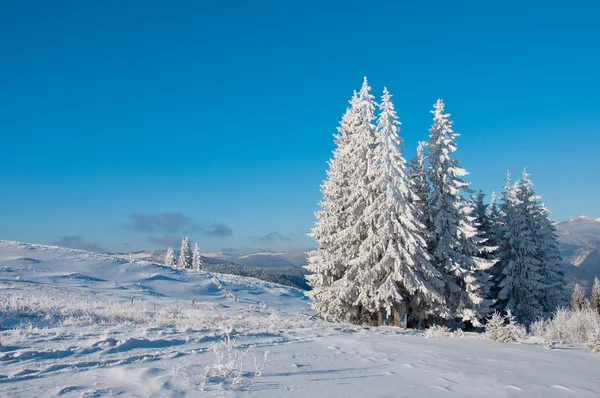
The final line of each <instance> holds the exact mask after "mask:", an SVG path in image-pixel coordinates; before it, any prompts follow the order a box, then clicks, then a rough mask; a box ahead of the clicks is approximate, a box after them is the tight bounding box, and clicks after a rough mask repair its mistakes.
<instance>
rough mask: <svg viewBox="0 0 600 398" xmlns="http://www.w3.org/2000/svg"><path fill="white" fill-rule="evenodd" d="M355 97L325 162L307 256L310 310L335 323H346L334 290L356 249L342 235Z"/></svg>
mask: <svg viewBox="0 0 600 398" xmlns="http://www.w3.org/2000/svg"><path fill="white" fill-rule="evenodd" d="M358 102H359V99H358V94H357V92H356V91H355V92H354V95H353V96H352V99H351V100H350V107H349V108H347V109H346V113H345V114H344V116H343V117H342V120H341V122H340V126H339V127H338V134H336V135H335V136H334V137H335V144H336V149H335V150H334V152H333V158H332V159H331V160H329V162H328V165H329V169H328V170H327V179H326V180H325V181H324V182H323V184H322V185H321V193H322V195H323V199H322V200H321V202H320V203H319V206H320V210H319V211H317V212H316V213H315V216H316V218H317V221H316V223H315V225H314V227H313V229H312V231H311V233H310V236H311V237H312V238H313V239H314V240H315V242H316V243H317V249H316V250H314V251H312V252H310V253H309V254H308V265H307V266H306V268H307V270H308V271H309V272H310V273H311V274H310V275H309V276H307V280H308V283H309V284H310V286H311V287H312V290H311V291H309V293H308V295H309V297H310V298H311V304H312V306H313V308H314V309H315V310H316V311H317V312H319V313H320V314H322V315H324V316H326V315H331V316H333V317H334V318H336V319H340V320H341V319H344V320H345V319H346V318H347V314H346V313H347V309H345V308H341V307H340V306H339V305H338V303H337V302H336V300H337V292H336V286H334V283H337V282H338V281H339V280H340V279H341V278H342V277H343V276H344V274H345V272H346V269H347V266H348V261H349V259H351V258H354V257H355V256H356V253H357V250H358V247H357V246H355V245H350V244H348V243H349V242H348V241H347V240H345V239H346V237H343V238H342V236H341V235H342V232H343V231H344V230H345V229H347V228H348V227H349V226H351V225H352V224H353V222H355V220H356V218H357V216H356V215H355V214H354V213H353V208H352V203H351V201H350V198H351V197H352V196H353V191H354V186H353V181H352V174H353V172H354V170H353V167H354V165H355V163H356V162H357V159H356V154H355V153H354V152H353V141H354V140H353V135H355V132H356V130H357V127H358V125H359V124H360V123H361V121H360V117H359V114H358Z"/></svg>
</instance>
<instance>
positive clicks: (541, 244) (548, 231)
mask: <svg viewBox="0 0 600 398" xmlns="http://www.w3.org/2000/svg"><path fill="white" fill-rule="evenodd" d="M532 186H533V184H532V182H531V180H530V179H529V174H527V172H523V176H522V178H521V180H520V181H518V182H517V184H515V186H510V182H509V181H508V180H507V186H506V188H505V193H504V195H503V203H502V205H501V207H500V210H501V217H500V227H499V233H498V234H497V238H498V246H499V253H498V257H499V259H500V261H499V264H498V268H499V269H500V274H498V272H494V282H495V285H496V287H497V288H498V289H499V290H498V302H497V303H496V306H495V308H496V309H498V310H500V311H507V310H511V311H512V313H513V314H514V315H515V317H516V318H517V319H518V320H519V322H521V323H525V324H527V323H530V322H532V321H534V320H535V319H536V318H537V317H539V316H542V315H550V314H551V313H552V312H553V311H554V310H555V309H556V308H557V306H558V305H560V304H561V303H562V301H563V299H562V297H563V286H564V274H563V271H562V269H561V268H560V261H561V258H560V254H559V252H558V244H557V241H556V232H555V229H554V226H553V225H552V223H551V222H550V220H549V219H548V211H547V210H546V209H545V207H544V206H543V204H542V203H541V202H540V200H539V199H540V198H539V196H538V195H536V194H535V192H534V191H533V188H532ZM498 282H499V283H498Z"/></svg>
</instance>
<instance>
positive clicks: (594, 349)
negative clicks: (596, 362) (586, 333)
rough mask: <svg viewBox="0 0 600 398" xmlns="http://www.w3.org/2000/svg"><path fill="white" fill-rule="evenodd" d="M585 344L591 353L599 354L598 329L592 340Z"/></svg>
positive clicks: (599, 333)
mask: <svg viewBox="0 0 600 398" xmlns="http://www.w3.org/2000/svg"><path fill="white" fill-rule="evenodd" d="M587 346H588V348H589V350H590V352H591V353H593V354H600V330H598V331H597V332H596V333H595V335H594V337H593V339H592V341H590V342H589V343H588V345H587Z"/></svg>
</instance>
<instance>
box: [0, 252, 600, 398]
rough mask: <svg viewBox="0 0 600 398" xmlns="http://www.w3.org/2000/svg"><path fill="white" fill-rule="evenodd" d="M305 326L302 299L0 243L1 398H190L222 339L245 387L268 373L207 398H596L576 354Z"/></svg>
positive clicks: (255, 283)
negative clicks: (259, 369) (227, 340)
mask: <svg viewBox="0 0 600 398" xmlns="http://www.w3.org/2000/svg"><path fill="white" fill-rule="evenodd" d="M193 297H196V301H195V303H194V304H192V298H193ZM236 297H237V300H236ZM309 312H310V310H309V308H308V302H307V300H306V298H305V297H304V294H303V293H302V292H301V291H299V290H296V289H292V288H287V287H283V286H280V285H275V284H269V283H266V282H262V281H259V280H256V279H251V278H241V277H235V276H230V275H219V274H215V275H210V274H194V273H192V272H188V271H181V270H175V269H171V268H167V267H164V266H161V265H157V264H152V263H149V262H138V261H134V262H128V261H127V260H124V259H119V258H115V257H111V256H108V255H101V254H95V253H87V252H82V251H77V250H70V249H64V248H58V247H48V246H41V245H31V244H23V243H17V242H6V241H0V326H1V330H0V343H1V346H0V396H2V397H5V396H6V397H35V396H44V397H52V396H73V397H80V396H86V397H92V396H112V395H120V396H127V397H128V396H155V397H183V396H198V395H201V392H200V390H201V389H202V386H201V384H202V380H203V374H204V368H205V366H207V365H211V364H213V363H214V362H215V355H214V353H213V352H212V351H211V347H212V345H213V343H215V342H218V341H220V340H221V338H222V336H223V335H224V334H225V333H226V331H229V333H230V335H231V336H233V337H234V338H235V339H236V341H235V342H234V346H235V347H237V348H235V349H234V350H239V352H240V353H242V352H244V351H245V350H246V349H248V348H251V352H249V353H248V354H247V355H246V357H244V360H243V361H242V362H243V363H244V373H243V378H244V379H248V380H251V378H252V377H253V372H254V370H255V364H254V356H253V355H252V354H257V362H259V363H260V361H261V358H263V353H264V352H265V351H270V353H269V355H268V362H267V363H266V365H265V367H264V370H263V374H262V378H260V379H258V382H256V383H255V384H254V385H252V386H250V385H246V386H245V387H236V388H233V389H231V388H230V387H228V385H227V383H226V381H223V380H220V379H210V378H209V379H208V383H207V385H206V386H205V389H206V390H207V393H208V394H209V395H210V396H212V395H214V394H215V393H218V389H219V383H220V382H221V381H223V382H224V385H223V386H222V388H223V389H224V391H223V392H222V394H223V395H224V396H260V397H263V396H264V397H281V396H286V397H287V396H289V397H309V396H314V397H316V396H319V397H339V396H344V397H363V396H393V397H429V396H438V395H448V396H456V397H464V396H473V397H475V396H486V395H489V396H504V397H506V396H510V397H513V396H523V397H542V396H543V397H563V396H579V397H586V396H589V397H592V396H598V394H600V377H598V369H599V368H600V356H598V355H592V354H589V353H587V352H585V350H583V349H582V348H581V347H574V346H562V347H560V348H559V349H556V350H551V351H549V350H546V349H544V348H542V347H541V346H539V345H536V344H514V345H506V344H500V343H492V342H488V341H485V340H482V339H481V338H479V337H478V336H467V337H464V338H455V339H450V338H440V339H427V338H424V337H423V335H422V333H421V332H416V331H410V330H408V331H402V330H399V329H394V328H363V327H356V326H352V325H339V324H332V323H327V322H324V321H322V320H317V319H313V318H310V317H309V316H307V315H305V314H308V313H309ZM220 352H223V351H220ZM219 394H221V393H219Z"/></svg>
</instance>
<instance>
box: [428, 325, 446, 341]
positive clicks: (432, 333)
mask: <svg viewBox="0 0 600 398" xmlns="http://www.w3.org/2000/svg"><path fill="white" fill-rule="evenodd" d="M450 336H451V332H450V329H448V328H447V327H446V326H440V325H433V326H431V327H429V328H427V329H425V337H427V338H428V339H430V338H435V337H450Z"/></svg>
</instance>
